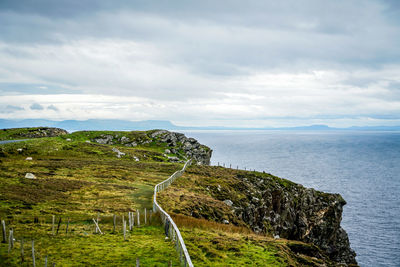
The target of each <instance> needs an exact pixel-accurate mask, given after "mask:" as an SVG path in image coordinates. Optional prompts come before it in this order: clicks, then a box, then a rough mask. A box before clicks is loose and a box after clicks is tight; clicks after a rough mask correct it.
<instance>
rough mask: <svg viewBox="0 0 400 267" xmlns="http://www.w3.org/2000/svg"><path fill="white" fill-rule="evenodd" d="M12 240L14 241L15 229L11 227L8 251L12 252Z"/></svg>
mask: <svg viewBox="0 0 400 267" xmlns="http://www.w3.org/2000/svg"><path fill="white" fill-rule="evenodd" d="M12 241H13V230H12V229H10V233H9V235H8V253H10V252H11V249H12V247H13V244H12Z"/></svg>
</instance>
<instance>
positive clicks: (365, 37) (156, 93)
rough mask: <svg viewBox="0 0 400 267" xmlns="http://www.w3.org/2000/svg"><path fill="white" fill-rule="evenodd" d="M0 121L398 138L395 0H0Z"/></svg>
mask: <svg viewBox="0 0 400 267" xmlns="http://www.w3.org/2000/svg"><path fill="white" fill-rule="evenodd" d="M0 118H2V119H27V118H41V119H52V120H66V119H75V120H86V119H123V120H132V121H139V120H170V121H172V122H173V123H175V124H177V125H182V126H240V127H280V126H299V125H312V124H326V125H329V126H333V127H348V126H376V125H388V126H390V125H400V1H396V0H393V1H384V0H337V1H322V0H320V1H313V0H309V1H308V0H304V1H303V0H288V1H265V0H260V1H256V0H249V1H239V0H235V1H233V0H232V1H209V0H202V1H190V0H185V1H184V0H176V1H161V0H160V1H147V0H143V1H134V0H129V1H128V0H127V1H108V0H97V1H94V0H93V1H92V0H91V1H89V0H79V1H71V0H60V1H53V0H19V1H15V0H11V1H9V0H1V1H0Z"/></svg>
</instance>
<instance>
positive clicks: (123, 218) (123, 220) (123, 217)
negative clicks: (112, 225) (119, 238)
mask: <svg viewBox="0 0 400 267" xmlns="http://www.w3.org/2000/svg"><path fill="white" fill-rule="evenodd" d="M124 222H125V216H124V215H123V214H122V232H124Z"/></svg>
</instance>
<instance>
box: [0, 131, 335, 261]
mask: <svg viewBox="0 0 400 267" xmlns="http://www.w3.org/2000/svg"><path fill="white" fill-rule="evenodd" d="M153 132H154V131H148V132H97V131H96V132H94V131H93V132H75V133H73V134H68V135H62V136H59V137H52V138H40V139H34V140H29V141H24V142H19V143H9V144H3V145H0V217H1V219H2V220H5V222H6V226H7V235H8V231H9V229H11V228H12V229H13V230H14V237H15V239H16V241H15V244H14V248H13V249H12V250H11V252H10V253H8V244H7V243H0V265H2V266H5V265H8V266H17V265H21V262H22V259H21V256H20V254H21V253H20V240H21V239H22V238H23V239H24V251H25V252H24V255H25V259H24V263H23V264H22V265H23V266H31V265H32V256H31V251H30V250H31V241H32V240H34V241H35V248H36V253H35V256H36V264H37V265H43V264H44V260H45V257H46V256H47V257H48V262H49V264H50V263H52V262H54V263H56V266H72V265H74V266H88V265H101V264H102V265H105V266H110V265H113V266H132V265H134V264H135V262H136V258H139V259H140V262H141V264H142V265H143V266H167V264H168V263H169V262H171V263H172V266H178V265H179V255H178V254H177V253H176V252H175V249H174V245H173V243H172V242H170V241H169V240H165V236H164V229H163V227H162V226H161V223H160V221H159V218H158V217H157V215H154V214H153V216H152V218H151V223H150V222H149V221H150V218H148V219H147V220H148V223H147V225H144V218H143V210H144V208H146V209H147V210H150V209H151V208H152V195H153V188H154V185H155V184H157V183H159V182H160V181H162V180H164V179H166V178H167V177H168V176H170V175H171V174H172V173H173V172H175V171H176V170H178V169H181V168H182V164H181V163H171V162H169V158H168V156H170V155H168V156H167V155H165V149H167V148H168V145H167V144H163V143H160V142H153V141H151V140H150V139H149V140H150V142H146V141H148V140H147V138H148V137H149V135H151V134H152V133H153ZM110 134H111V135H113V136H122V135H123V136H126V137H127V138H130V140H138V139H141V140H142V141H140V142H138V145H137V146H135V147H129V146H125V145H123V144H122V143H118V142H117V143H115V144H112V145H110V144H99V143H97V142H94V141H93V140H94V139H96V138H99V137H101V136H105V135H110ZM113 148H117V149H118V150H119V151H120V152H123V153H125V155H123V156H121V157H120V158H118V157H117V153H116V152H114V151H113ZM177 151H178V152H179V150H178V149H177ZM176 156H177V157H180V159H182V160H183V158H182V157H181V156H182V155H180V154H179V153H177V154H176ZM27 157H32V160H26V159H27ZM197 168H199V169H201V168H207V167H197ZM26 173H32V174H34V175H35V176H36V179H27V178H24V177H25V174H26ZM189 183H192V182H188V180H187V179H185V177H182V178H179V179H178V180H177V183H176V184H177V185H178V184H180V185H185V184H186V185H189ZM172 190H175V189H173V188H172ZM168 192H169V191H168ZM167 194H168V193H167ZM165 196H166V195H164V200H163V201H164V202H165V203H164V204H163V207H165V208H166V209H167V210H171V209H172V210H171V211H172V212H173V208H172V207H173V206H170V203H169V202H168V201H167V199H166V198H165ZM239 197H240V196H239ZM186 198H189V199H191V201H192V200H195V196H194V195H193V193H190V192H189V190H188V191H187V194H186V193H185V195H184V196H183V199H182V200H183V202H182V204H185V205H186V204H188V202H187V200H186ZM171 203H172V202H171ZM189 206H190V205H189ZM210 207H211V208H210V209H214V208H215V212H220V210H219V209H218V208H217V207H214V206H210ZM137 209H139V210H141V213H140V214H141V222H142V224H141V226H140V227H137V226H135V227H134V228H133V230H132V231H129V230H128V231H127V235H126V239H127V240H126V241H124V238H123V234H122V216H124V218H125V220H128V219H127V216H128V212H135V211H136V210H137ZM221 212H224V211H221ZM53 215H54V216H55V226H54V229H52V227H53V226H52V216H53ZM113 215H116V216H117V226H116V229H115V231H114V229H113ZM97 217H99V226H100V228H101V231H102V232H103V233H104V234H103V235H101V234H95V225H94V223H93V221H92V219H93V218H95V219H97ZM60 218H61V221H60ZM174 218H175V220H176V222H177V223H178V225H179V226H180V229H181V232H182V235H183V237H184V239H185V242H186V244H187V247H188V249H189V253H190V254H191V257H192V260H193V262H194V264H195V266H244V265H257V266H304V265H309V266H316V265H319V264H321V263H323V262H325V263H329V261H327V260H326V261H324V260H323V259H321V258H319V259H317V258H315V257H314V256H315V254H318V253H319V252H318V249H317V248H316V247H312V246H310V245H307V244H303V243H301V242H290V241H286V240H274V239H273V238H271V237H268V236H261V235H255V234H254V233H252V232H251V231H250V230H248V229H247V228H245V227H236V226H231V225H228V226H227V225H224V224H220V223H217V222H213V221H212V220H211V221H209V220H205V219H196V218H192V217H189V216H182V215H180V216H179V215H176V214H174ZM227 218H228V219H229V216H228V217H227ZM68 221H69V224H68V233H67V232H66V230H67V222H68ZM59 222H60V227H59V229H58V230H59V231H58V233H57V228H58V223H59ZM304 251H306V252H307V253H306V252H304ZM298 252H300V254H298Z"/></svg>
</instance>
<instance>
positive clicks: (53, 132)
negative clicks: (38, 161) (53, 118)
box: [3, 127, 68, 138]
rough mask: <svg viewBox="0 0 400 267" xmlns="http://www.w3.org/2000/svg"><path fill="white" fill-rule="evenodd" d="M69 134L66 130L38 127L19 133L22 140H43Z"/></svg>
mask: <svg viewBox="0 0 400 267" xmlns="http://www.w3.org/2000/svg"><path fill="white" fill-rule="evenodd" d="M7 130H15V129H4V130H3V131H7ZM64 134H68V132H67V131H66V130H64V129H60V128H54V127H38V128H26V131H24V132H21V133H18V137H21V138H41V137H56V136H60V135H64Z"/></svg>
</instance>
